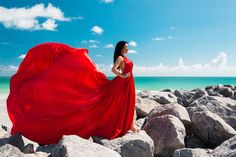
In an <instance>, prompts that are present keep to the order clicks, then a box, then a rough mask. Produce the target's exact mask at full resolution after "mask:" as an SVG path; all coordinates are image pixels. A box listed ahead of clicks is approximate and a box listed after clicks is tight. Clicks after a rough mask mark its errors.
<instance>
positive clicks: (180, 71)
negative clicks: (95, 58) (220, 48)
mask: <svg viewBox="0 0 236 157" xmlns="http://www.w3.org/2000/svg"><path fill="white" fill-rule="evenodd" d="M112 66H113V65H112V64H110V65H108V66H105V65H100V66H99V68H100V67H101V70H102V71H103V72H104V73H106V74H107V75H110V74H111V75H113V74H112V73H110V69H111V68H112ZM133 73H134V75H136V76H236V67H230V66H227V54H226V53H225V52H220V53H219V54H218V55H217V56H216V57H215V58H213V59H212V60H210V61H209V62H208V63H205V64H204V63H196V64H190V65H186V64H185V62H184V60H183V59H182V58H181V57H180V58H179V59H178V61H177V63H176V65H174V66H168V65H164V64H163V63H159V64H158V65H156V66H141V65H137V64H135V62H134V68H133Z"/></svg>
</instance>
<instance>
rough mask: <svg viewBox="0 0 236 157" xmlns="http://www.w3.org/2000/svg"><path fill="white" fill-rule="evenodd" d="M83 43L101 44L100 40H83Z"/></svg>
mask: <svg viewBox="0 0 236 157" xmlns="http://www.w3.org/2000/svg"><path fill="white" fill-rule="evenodd" d="M81 43H82V44H100V41H97V40H82V41H81Z"/></svg>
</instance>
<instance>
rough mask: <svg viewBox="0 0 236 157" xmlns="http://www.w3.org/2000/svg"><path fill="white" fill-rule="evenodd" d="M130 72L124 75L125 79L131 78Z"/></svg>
mask: <svg viewBox="0 0 236 157" xmlns="http://www.w3.org/2000/svg"><path fill="white" fill-rule="evenodd" d="M130 75H131V74H130V72H128V73H126V74H124V75H123V76H124V78H127V77H130Z"/></svg>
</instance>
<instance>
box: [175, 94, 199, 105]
mask: <svg viewBox="0 0 236 157" xmlns="http://www.w3.org/2000/svg"><path fill="white" fill-rule="evenodd" d="M173 94H174V95H175V96H176V97H178V98H179V99H180V102H178V103H179V104H181V105H183V106H188V105H189V104H190V98H191V97H192V96H193V95H194V92H190V91H188V90H175V91H174V93H173Z"/></svg>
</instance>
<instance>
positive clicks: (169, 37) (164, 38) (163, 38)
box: [152, 35, 176, 41]
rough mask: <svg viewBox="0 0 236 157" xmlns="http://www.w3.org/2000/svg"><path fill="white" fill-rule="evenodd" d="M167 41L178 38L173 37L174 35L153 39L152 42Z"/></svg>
mask: <svg viewBox="0 0 236 157" xmlns="http://www.w3.org/2000/svg"><path fill="white" fill-rule="evenodd" d="M166 39H169V40H172V39H176V37H173V36H172V35H168V36H167V37H155V38H152V40H156V41H162V40H166Z"/></svg>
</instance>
